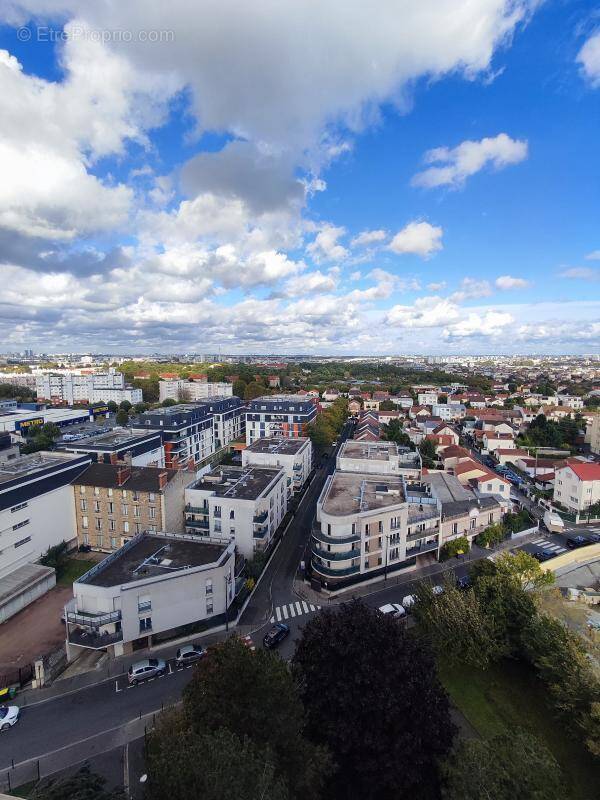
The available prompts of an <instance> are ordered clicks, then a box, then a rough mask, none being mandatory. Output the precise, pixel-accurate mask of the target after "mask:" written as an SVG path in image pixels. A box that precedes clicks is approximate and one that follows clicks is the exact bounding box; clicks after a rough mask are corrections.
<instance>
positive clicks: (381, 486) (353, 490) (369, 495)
mask: <svg viewBox="0 0 600 800" xmlns="http://www.w3.org/2000/svg"><path fill="white" fill-rule="evenodd" d="M405 501H406V496H405V494H404V482H403V480H402V478H396V477H390V476H388V475H368V474H366V473H349V472H339V471H336V472H334V473H333V477H332V479H331V482H330V484H329V485H328V488H327V491H326V493H325V496H324V498H323V506H322V507H323V511H324V512H325V513H326V514H331V515H332V516H347V515H349V514H358V513H360V512H364V511H374V510H377V509H385V508H389V507H390V506H395V505H398V504H399V503H404V502H405Z"/></svg>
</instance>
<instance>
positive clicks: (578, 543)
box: [567, 536, 590, 550]
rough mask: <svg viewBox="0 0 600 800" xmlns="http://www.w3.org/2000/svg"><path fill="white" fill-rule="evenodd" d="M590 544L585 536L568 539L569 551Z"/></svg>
mask: <svg viewBox="0 0 600 800" xmlns="http://www.w3.org/2000/svg"><path fill="white" fill-rule="evenodd" d="M586 544H590V542H588V540H587V539H586V538H585V536H569V538H568V539H567V547H568V548H569V550H575V549H576V548H578V547H584V545H586Z"/></svg>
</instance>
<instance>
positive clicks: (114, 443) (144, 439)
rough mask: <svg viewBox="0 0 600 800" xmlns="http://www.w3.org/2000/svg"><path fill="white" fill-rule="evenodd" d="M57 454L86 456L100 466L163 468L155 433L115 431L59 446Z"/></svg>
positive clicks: (161, 455) (158, 436)
mask: <svg viewBox="0 0 600 800" xmlns="http://www.w3.org/2000/svg"><path fill="white" fill-rule="evenodd" d="M60 449H61V451H65V452H68V453H87V454H89V455H90V456H91V457H92V461H96V462H99V463H100V464H102V463H104V464H116V463H117V462H119V461H122V462H127V463H128V464H129V465H130V466H132V467H164V466H165V451H164V448H163V445H162V436H161V434H160V432H159V431H143V432H142V433H133V431H131V430H129V429H122V428H115V430H112V431H107V432H106V433H101V434H99V435H97V436H93V435H92V436H90V437H89V438H87V439H79V440H77V441H75V442H69V441H67V442H65V441H64V440H63V441H62V442H61V446H60Z"/></svg>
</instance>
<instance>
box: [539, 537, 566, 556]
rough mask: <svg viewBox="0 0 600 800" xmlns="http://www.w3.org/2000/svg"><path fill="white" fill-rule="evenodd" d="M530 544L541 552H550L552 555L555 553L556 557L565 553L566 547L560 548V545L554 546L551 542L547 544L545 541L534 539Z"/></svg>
mask: <svg viewBox="0 0 600 800" xmlns="http://www.w3.org/2000/svg"><path fill="white" fill-rule="evenodd" d="M531 544H535V545H536V546H537V547H540V548H541V549H542V550H551V551H552V552H553V553H556V555H558V554H559V553H566V552H567V548H566V547H561V545H559V544H554V543H553V542H549V541H548V540H547V539H534V540H533V542H532V543H531Z"/></svg>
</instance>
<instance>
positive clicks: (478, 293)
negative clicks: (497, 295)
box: [450, 277, 492, 303]
mask: <svg viewBox="0 0 600 800" xmlns="http://www.w3.org/2000/svg"><path fill="white" fill-rule="evenodd" d="M491 293H492V287H491V286H490V282H489V281H486V280H479V279H477V278H469V277H466V278H463V279H462V281H461V282H460V289H459V290H458V291H456V292H453V293H452V294H451V295H450V299H451V300H452V301H453V302H454V303H462V302H463V301H464V300H471V299H473V298H477V297H489V296H490V295H491Z"/></svg>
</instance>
